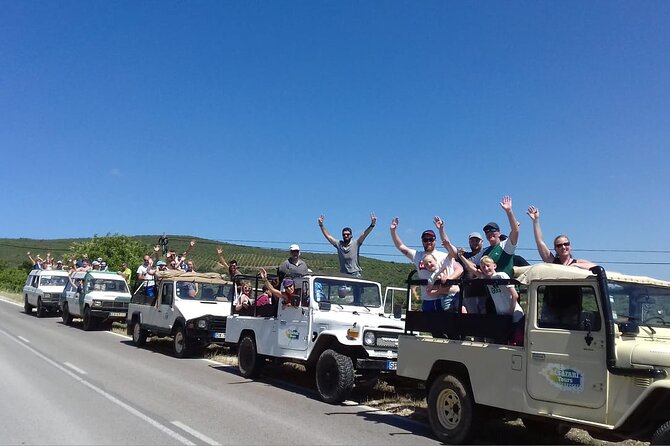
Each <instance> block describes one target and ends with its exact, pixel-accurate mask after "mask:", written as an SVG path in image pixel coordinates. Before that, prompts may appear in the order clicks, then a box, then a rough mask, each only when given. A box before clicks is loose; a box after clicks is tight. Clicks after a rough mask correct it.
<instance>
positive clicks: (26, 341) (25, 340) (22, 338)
mask: <svg viewBox="0 0 670 446" xmlns="http://www.w3.org/2000/svg"><path fill="white" fill-rule="evenodd" d="M17 338H19V339H21V340H22V341H23V342H25V343H27V344H30V341H29V340H27V339H26V338H24V337H23V336H17Z"/></svg>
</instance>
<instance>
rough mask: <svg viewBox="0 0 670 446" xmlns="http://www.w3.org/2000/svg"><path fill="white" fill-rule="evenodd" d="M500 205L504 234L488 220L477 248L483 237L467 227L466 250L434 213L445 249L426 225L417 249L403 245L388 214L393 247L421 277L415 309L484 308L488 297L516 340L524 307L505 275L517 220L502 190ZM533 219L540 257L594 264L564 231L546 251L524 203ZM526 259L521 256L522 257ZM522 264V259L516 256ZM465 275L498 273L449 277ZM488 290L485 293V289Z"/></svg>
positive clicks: (483, 310)
mask: <svg viewBox="0 0 670 446" xmlns="http://www.w3.org/2000/svg"><path fill="white" fill-rule="evenodd" d="M500 206H501V207H502V209H503V210H504V211H505V214H506V216H507V219H508V221H509V225H510V232H509V237H506V236H504V235H503V234H501V233H500V227H499V226H498V224H497V223H495V222H489V223H487V224H486V225H485V226H484V227H483V230H484V234H485V237H486V239H487V241H488V242H489V246H488V247H487V248H483V246H482V245H483V240H482V238H481V236H480V235H479V233H477V232H473V233H470V235H469V240H468V241H469V245H470V249H471V251H470V252H466V251H465V250H464V249H463V248H461V249H457V248H456V247H455V246H454V244H453V243H452V242H451V241H450V240H449V237H448V236H447V233H446V231H445V227H444V221H443V220H442V219H441V218H440V217H439V216H436V217H435V218H434V223H435V227H436V228H437V229H438V231H439V235H440V239H441V241H442V246H443V247H444V248H445V249H446V251H447V252H443V251H440V250H438V249H436V248H435V244H436V240H437V237H436V235H435V232H434V231H433V230H432V229H428V230H426V231H424V232H423V233H422V234H421V242H422V244H423V251H417V250H414V249H411V248H408V247H407V246H406V245H405V244H404V243H403V242H402V240H400V237H399V236H398V234H397V228H398V223H399V220H398V218H397V217H396V218H394V219H393V221H392V222H391V226H390V231H391V238H392V239H393V243H394V244H395V246H396V248H398V250H399V251H400V252H402V253H403V254H404V255H405V256H406V257H407V258H409V259H410V260H411V261H412V262H413V263H414V264H415V265H416V269H417V274H418V276H419V279H420V280H422V281H425V282H426V285H422V286H421V287H420V292H421V309H422V311H424V312H442V311H446V312H462V313H475V314H485V313H486V312H487V310H486V302H487V301H488V300H489V296H490V300H491V301H492V302H493V304H494V306H495V312H496V313H497V314H499V315H510V316H512V322H513V328H514V333H515V336H514V339H516V340H517V341H518V339H519V335H518V333H519V331H520V329H521V328H522V327H523V323H524V321H523V318H524V313H523V309H522V308H521V306H520V305H519V293H518V290H517V288H516V286H515V285H513V284H512V283H511V281H510V278H511V277H513V276H514V271H513V268H514V266H516V265H515V263H516V262H515V261H516V260H517V259H518V257H517V256H515V250H516V246H517V242H518V240H519V226H520V223H519V222H518V221H517V220H516V217H515V216H514V212H513V210H512V199H511V198H510V197H509V196H505V197H503V199H502V202H501V203H500ZM527 214H528V216H529V217H530V219H531V220H532V221H533V234H534V236H535V242H536V245H537V250H538V252H539V253H540V257H541V258H542V260H543V261H544V262H547V263H554V264H561V265H566V266H573V267H578V268H584V269H589V268H592V267H593V266H595V264H593V263H592V262H589V261H587V260H580V259H575V258H573V257H572V255H571V247H570V240H569V239H568V237H567V236H566V235H563V234H561V235H559V236H557V237H556V238H555V239H554V249H555V254H552V253H551V252H550V251H549V248H548V247H547V245H546V244H545V242H544V240H543V237H542V230H541V228H540V211H539V210H538V209H537V208H536V207H535V206H530V207H529V208H528V211H527ZM525 263H526V264H527V262H525ZM522 264H523V262H522ZM464 274H465V275H466V276H465V278H468V279H476V278H479V279H489V280H490V279H498V281H497V282H496V281H494V282H486V288H484V287H482V286H477V284H476V282H471V281H469V282H467V285H466V288H465V289H464V290H460V288H459V287H458V286H457V285H454V284H453V282H449V281H450V280H451V281H454V280H457V279H459V278H461V276H462V275H464ZM461 291H463V293H462V297H463V299H462V303H463V305H462V306H461V307H460V308H457V306H456V302H459V301H460V300H461V299H458V294H459V293H461ZM486 291H488V293H486Z"/></svg>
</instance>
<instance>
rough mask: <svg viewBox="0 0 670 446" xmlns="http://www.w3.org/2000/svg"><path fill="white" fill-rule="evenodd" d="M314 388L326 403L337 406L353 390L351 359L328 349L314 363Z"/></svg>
mask: <svg viewBox="0 0 670 446" xmlns="http://www.w3.org/2000/svg"><path fill="white" fill-rule="evenodd" d="M316 388H317V390H318V391H319V395H321V399H322V400H323V401H325V402H326V403H330V404H339V403H341V402H342V401H344V400H345V399H347V397H348V396H349V394H350V393H351V390H352V389H353V388H354V365H353V363H352V361H351V358H350V357H348V356H344V355H342V354H340V353H337V352H336V351H335V350H331V349H328V350H326V351H324V352H323V353H321V356H319V360H318V361H317V363H316Z"/></svg>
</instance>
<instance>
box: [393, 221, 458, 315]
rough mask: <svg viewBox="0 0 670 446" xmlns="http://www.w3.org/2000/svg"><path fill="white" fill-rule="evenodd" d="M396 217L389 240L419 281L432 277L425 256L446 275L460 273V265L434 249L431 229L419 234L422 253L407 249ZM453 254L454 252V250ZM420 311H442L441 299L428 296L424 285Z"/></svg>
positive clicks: (452, 258)
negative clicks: (458, 271) (414, 271)
mask: <svg viewBox="0 0 670 446" xmlns="http://www.w3.org/2000/svg"><path fill="white" fill-rule="evenodd" d="M398 223H399V219H398V217H396V218H394V219H393V221H392V222H391V228H390V229H391V238H392V239H393V243H394V244H395V247H396V248H398V251H400V252H401V253H403V254H404V255H405V257H407V258H408V259H410V260H411V261H412V262H413V263H414V265H415V266H416V271H417V273H418V275H419V279H422V280H429V279H430V278H431V276H432V274H433V273H432V272H431V271H429V270H428V268H426V265H425V264H424V261H423V258H424V257H425V255H426V254H432V255H433V258H434V259H435V262H436V263H437V269H438V270H442V269H444V270H445V271H446V272H447V275H452V274H454V273H455V272H456V270H457V269H460V270H461V272H462V270H463V268H462V267H461V265H460V264H458V263H457V262H455V261H454V257H453V256H451V255H448V254H446V253H444V252H442V251H438V250H437V249H435V232H433V230H432V229H427V230H425V231H423V233H422V234H421V242H422V243H423V249H424V250H423V251H417V250H416V249H412V248H409V247H407V246H406V245H405V244H404V243H403V242H402V240H400V237H398V232H397V229H398ZM454 252H456V250H455V249H454ZM420 289H421V311H425V312H439V311H443V308H442V299H441V298H440V297H439V296H431V295H429V294H428V291H427V289H426V286H425V285H422V286H421V288H420Z"/></svg>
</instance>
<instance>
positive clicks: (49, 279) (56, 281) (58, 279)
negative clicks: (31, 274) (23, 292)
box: [40, 276, 67, 286]
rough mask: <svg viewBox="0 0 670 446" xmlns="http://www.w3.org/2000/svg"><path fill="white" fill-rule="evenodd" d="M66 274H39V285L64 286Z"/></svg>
mask: <svg viewBox="0 0 670 446" xmlns="http://www.w3.org/2000/svg"><path fill="white" fill-rule="evenodd" d="M66 284H67V276H40V286H65V285H66Z"/></svg>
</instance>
